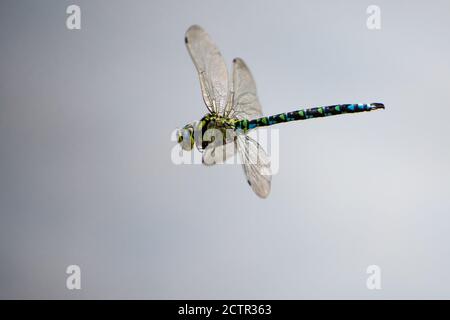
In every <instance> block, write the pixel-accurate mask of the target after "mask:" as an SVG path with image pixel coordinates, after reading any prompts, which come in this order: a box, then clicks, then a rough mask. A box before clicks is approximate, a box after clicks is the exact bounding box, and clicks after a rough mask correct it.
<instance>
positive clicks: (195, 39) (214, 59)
mask: <svg viewBox="0 0 450 320" xmlns="http://www.w3.org/2000/svg"><path fill="white" fill-rule="evenodd" d="M185 42H186V47H187V49H188V51H189V54H190V56H191V58H192V61H193V62H194V65H195V67H196V68H197V72H198V74H199V78H200V86H201V89H202V94H203V100H204V101H205V104H206V106H207V107H208V109H209V111H210V112H215V113H222V112H223V111H224V110H225V107H226V104H227V100H228V71H227V66H226V64H225V61H224V59H223V57H222V55H221V53H220V51H219V49H218V48H217V47H216V45H215V44H214V43H213V42H212V40H211V38H210V36H209V35H208V34H207V33H206V32H205V31H204V30H203V29H202V28H201V27H199V26H197V25H193V26H191V27H190V28H189V29H188V30H187V31H186V37H185Z"/></svg>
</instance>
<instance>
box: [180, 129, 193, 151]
mask: <svg viewBox="0 0 450 320" xmlns="http://www.w3.org/2000/svg"><path fill="white" fill-rule="evenodd" d="M177 139H178V143H179V144H180V145H181V148H182V149H183V150H185V151H191V150H192V148H193V147H194V143H195V140H194V126H193V125H192V124H188V125H186V126H184V127H183V128H181V129H179V130H178V131H177Z"/></svg>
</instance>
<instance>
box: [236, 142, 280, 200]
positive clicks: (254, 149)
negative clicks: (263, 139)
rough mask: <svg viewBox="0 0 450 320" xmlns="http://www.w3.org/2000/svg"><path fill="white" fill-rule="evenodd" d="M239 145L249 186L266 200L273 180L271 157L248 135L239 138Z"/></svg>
mask: <svg viewBox="0 0 450 320" xmlns="http://www.w3.org/2000/svg"><path fill="white" fill-rule="evenodd" d="M237 144H238V150H239V154H240V156H241V160H242V167H243V169H244V174H245V176H246V178H247V182H248V184H249V185H250V187H251V188H252V189H253V191H254V192H255V193H256V194H257V195H258V196H259V197H261V198H266V197H267V196H268V195H269V193H270V184H271V180H272V171H271V169H270V160H269V157H268V156H267V154H266V152H265V151H264V149H263V147H261V145H260V144H259V143H258V142H256V141H255V140H253V139H252V138H251V137H249V136H247V135H241V136H238V138H237Z"/></svg>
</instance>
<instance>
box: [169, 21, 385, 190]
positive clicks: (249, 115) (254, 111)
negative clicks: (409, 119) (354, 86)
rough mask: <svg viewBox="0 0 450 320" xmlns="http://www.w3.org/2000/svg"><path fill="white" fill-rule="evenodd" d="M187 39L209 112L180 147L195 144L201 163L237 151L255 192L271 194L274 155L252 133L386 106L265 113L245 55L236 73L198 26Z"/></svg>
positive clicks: (187, 129)
mask: <svg viewBox="0 0 450 320" xmlns="http://www.w3.org/2000/svg"><path fill="white" fill-rule="evenodd" d="M185 43H186V47H187V50H188V52H189V54H190V56H191V58H192V61H193V63H194V65H195V67H196V69H197V72H198V77H199V79H200V88H201V92H202V96H203V101H204V103H205V105H206V108H207V109H208V113H207V114H206V115H205V116H204V117H203V118H201V119H200V120H199V121H194V122H191V123H188V124H187V125H185V126H184V127H182V128H181V129H179V130H177V141H178V143H179V144H180V146H181V148H182V150H184V151H191V150H193V148H194V145H195V146H196V148H197V149H198V150H199V151H200V152H201V153H202V163H203V164H205V165H214V164H217V163H224V162H225V161H226V160H227V159H229V158H230V157H232V156H234V155H235V154H236V153H237V154H239V157H240V160H241V162H240V163H241V164H242V167H243V169H244V174H245V177H246V179H247V182H248V184H249V185H250V187H251V188H252V190H253V191H254V193H255V194H256V195H258V196H259V197H261V198H267V196H268V195H269V193H270V190H271V180H272V171H271V168H270V159H269V157H268V155H267V153H266V151H265V150H264V148H263V147H262V146H261V145H260V144H259V143H258V141H256V140H255V139H253V138H252V137H251V136H250V135H249V133H250V132H251V131H253V130H254V129H257V128H261V127H267V126H272V125H276V124H279V123H284V122H290V121H298V120H306V119H313V118H320V117H328V116H334V115H340V114H348V113H357V112H365V111H373V110H378V109H384V104H382V103H365V104H361V103H356V104H355V103H353V104H337V105H329V106H318V107H312V108H306V109H299V110H295V111H292V112H286V113H280V114H276V115H272V116H263V113H262V108H261V104H260V102H259V99H258V95H257V92H256V84H255V81H254V79H253V76H252V74H251V72H250V70H249V68H248V67H247V65H246V64H245V62H244V60H242V59H241V58H235V59H234V60H233V68H232V75H231V77H230V78H229V77H228V70H227V66H226V63H225V60H224V58H223V57H222V55H221V53H220V51H219V49H218V48H217V46H216V45H215V44H214V42H213V41H212V40H211V37H210V36H209V35H208V33H206V32H205V31H204V30H203V29H202V28H201V27H200V26H198V25H193V26H191V27H189V29H188V30H187V31H186V34H185Z"/></svg>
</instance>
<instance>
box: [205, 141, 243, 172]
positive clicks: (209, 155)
mask: <svg viewBox="0 0 450 320" xmlns="http://www.w3.org/2000/svg"><path fill="white" fill-rule="evenodd" d="M236 149H237V146H236V143H235V142H230V143H227V144H223V145H220V146H214V145H212V144H209V145H208V147H206V149H205V151H204V152H203V156H202V162H203V164H204V165H207V166H212V165H215V164H223V163H225V162H226V161H227V160H228V159H229V158H231V157H233V156H234V155H235V154H236Z"/></svg>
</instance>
